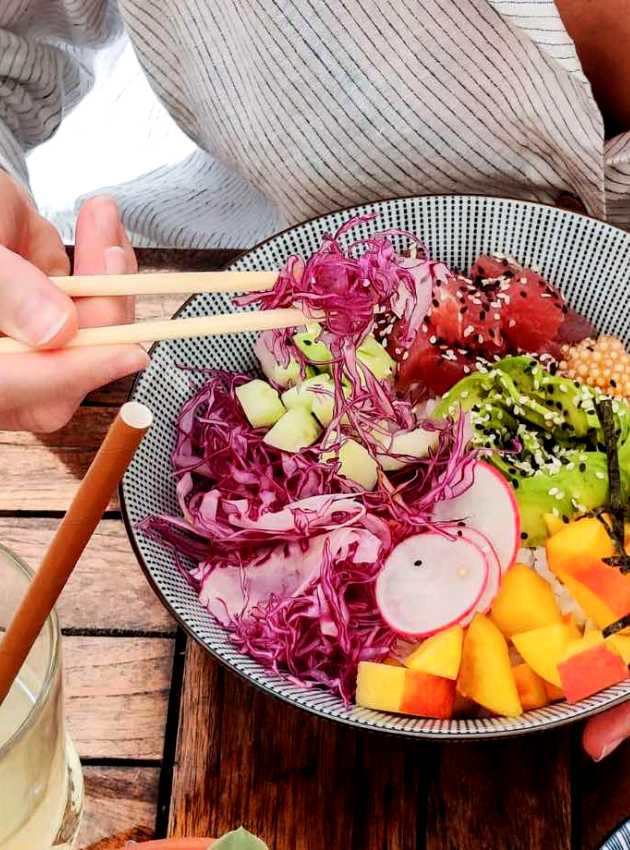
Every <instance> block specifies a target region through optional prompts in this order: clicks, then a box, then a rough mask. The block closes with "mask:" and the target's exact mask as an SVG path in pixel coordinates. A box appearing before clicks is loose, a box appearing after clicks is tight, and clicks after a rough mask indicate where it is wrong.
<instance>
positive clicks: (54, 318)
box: [16, 295, 70, 346]
mask: <svg viewBox="0 0 630 850" xmlns="http://www.w3.org/2000/svg"><path fill="white" fill-rule="evenodd" d="M69 318H70V312H69V310H67V309H64V308H63V307H60V306H59V305H58V304H56V303H55V302H54V301H52V302H51V301H49V300H48V299H47V298H45V297H42V296H41V295H33V296H31V298H29V299H27V300H26V301H25V302H24V304H23V305H22V307H21V309H20V311H19V314H18V317H17V322H16V325H17V335H18V336H19V338H20V339H21V341H22V342H26V343H27V344H28V345H34V346H41V345H46V344H47V343H49V342H50V341H51V340H52V339H54V338H55V337H56V336H57V334H58V333H59V331H60V330H61V329H62V328H63V326H64V325H65V324H66V322H67V321H68V319H69Z"/></svg>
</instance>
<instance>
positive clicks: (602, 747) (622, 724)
mask: <svg viewBox="0 0 630 850" xmlns="http://www.w3.org/2000/svg"><path fill="white" fill-rule="evenodd" d="M628 737H630V703H625V704H624V705H618V706H616V708H611V709H610V711H606V712H604V714H598V715H597V717H593V718H592V720H589V721H588V723H587V724H586V727H585V728H584V735H583V738H582V743H583V744H584V749H585V750H586V752H587V753H588V754H589V756H590V757H591V758H592V759H593V760H594V761H601V760H602V759H603V758H606V756H607V755H609V754H610V753H612V751H613V750H616V749H617V747H618V746H619V744H621V743H622V742H623V741H625V740H626V738H628Z"/></svg>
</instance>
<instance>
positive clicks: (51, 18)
mask: <svg viewBox="0 0 630 850" xmlns="http://www.w3.org/2000/svg"><path fill="white" fill-rule="evenodd" d="M121 29H122V24H121V20H120V17H119V15H118V12H117V8H116V3H115V2H114V0H4V2H2V3H0V168H3V169H4V170H5V171H8V172H9V173H10V174H12V175H13V176H15V177H17V178H18V179H20V180H21V181H22V182H23V183H25V184H26V185H28V169H27V166H26V153H27V152H28V151H29V150H31V149H32V148H34V147H36V146H37V145H39V144H41V143H42V142H45V141H46V140H47V139H49V138H50V137H51V136H52V135H53V134H54V132H55V131H56V129H57V128H58V127H59V124H60V123H61V121H62V120H63V118H64V116H65V115H67V114H68V112H69V111H70V110H71V109H72V108H73V107H74V106H76V104H77V103H78V102H79V101H80V100H81V98H82V97H83V96H84V95H85V94H86V93H87V92H88V91H89V90H90V88H91V85H92V82H93V59H94V55H95V52H96V51H97V50H98V49H99V48H101V47H103V46H105V45H106V44H108V43H110V42H111V41H113V40H114V39H115V38H116V37H118V36H119V35H120V32H121Z"/></svg>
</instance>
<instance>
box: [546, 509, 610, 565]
mask: <svg viewBox="0 0 630 850" xmlns="http://www.w3.org/2000/svg"><path fill="white" fill-rule="evenodd" d="M546 548H547V562H548V563H549V568H550V569H551V571H552V572H553V573H555V574H556V575H558V571H564V572H568V573H570V574H572V573H573V571H574V570H576V569H579V568H580V566H583V565H588V564H590V563H592V562H593V561H594V560H601V559H602V558H609V557H611V556H612V555H614V554H615V547H614V544H613V542H612V540H611V539H610V536H609V534H608V532H607V531H606V528H605V527H604V524H603V522H600V520H598V519H595V518H594V517H585V518H584V519H578V520H576V521H575V522H570V523H567V524H566V525H564V528H562V529H560V531H558V532H557V533H556V534H554V535H552V536H551V537H550V538H549V539H548V540H547V547H546Z"/></svg>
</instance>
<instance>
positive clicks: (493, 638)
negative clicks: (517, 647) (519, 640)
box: [457, 614, 523, 717]
mask: <svg viewBox="0 0 630 850" xmlns="http://www.w3.org/2000/svg"><path fill="white" fill-rule="evenodd" d="M457 688H458V690H459V692H460V693H461V694H462V695H463V696H465V697H468V698H469V699H472V700H474V701H475V702H476V703H478V704H479V705H482V706H483V707H484V708H487V709H488V710H489V711H492V712H494V713H495V714H502V715H504V716H505V717H516V716H518V715H519V714H522V712H523V708H522V706H521V701H520V699H519V696H518V691H517V688H516V682H515V681H514V674H513V672H512V666H511V664H510V655H509V651H508V645H507V641H506V640H505V638H504V636H503V635H502V634H501V632H500V631H499V629H498V628H497V626H496V625H495V624H494V623H493V622H492V620H490V619H489V618H488V617H486V616H484V615H483V614H477V615H476V616H475V618H474V619H473V621H472V623H471V624H470V626H469V627H468V630H467V632H466V635H465V637H464V645H463V649H462V663H461V668H460V671H459V678H458V680H457Z"/></svg>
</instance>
